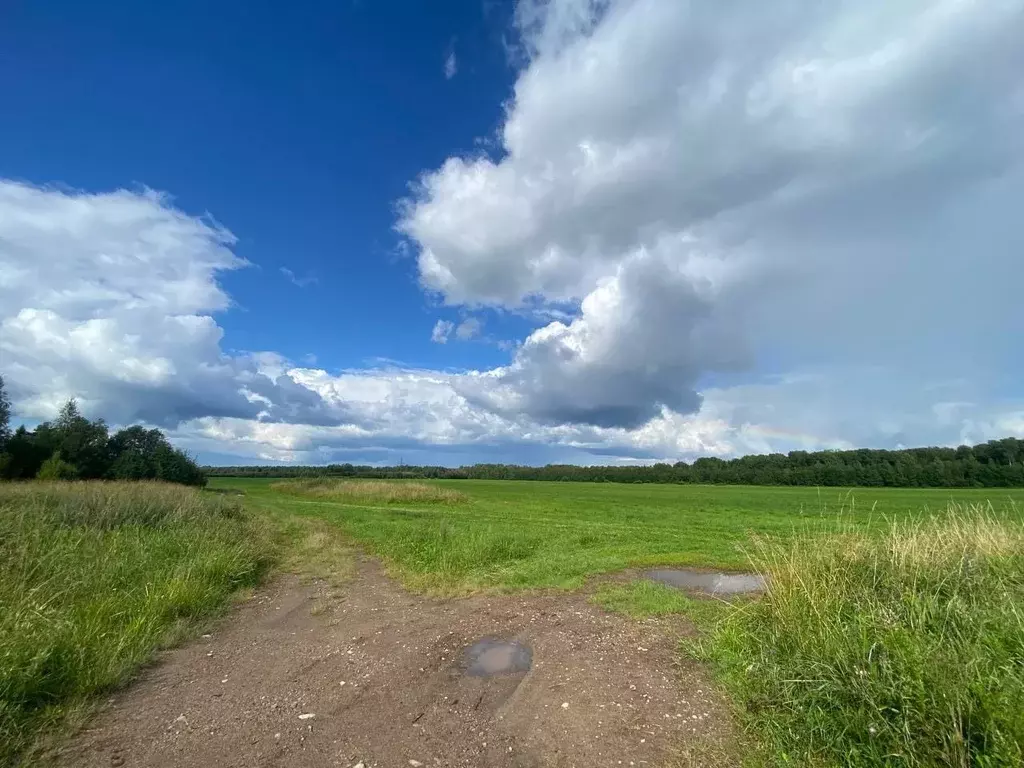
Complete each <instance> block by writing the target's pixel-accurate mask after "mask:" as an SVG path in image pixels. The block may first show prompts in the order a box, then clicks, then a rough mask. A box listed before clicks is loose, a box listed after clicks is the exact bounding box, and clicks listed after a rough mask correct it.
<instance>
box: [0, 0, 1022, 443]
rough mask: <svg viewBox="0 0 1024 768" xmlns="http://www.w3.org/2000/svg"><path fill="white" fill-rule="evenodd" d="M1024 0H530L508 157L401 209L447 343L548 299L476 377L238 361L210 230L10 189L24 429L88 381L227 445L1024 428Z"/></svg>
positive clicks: (101, 203) (454, 172)
mask: <svg viewBox="0 0 1024 768" xmlns="http://www.w3.org/2000/svg"><path fill="white" fill-rule="evenodd" d="M1022 8H1024V0H994V1H993V2H989V3H984V4H981V3H974V2H966V1H965V0H955V1H954V0H940V1H939V2H927V3H925V2H921V3H896V4H892V3H882V2H870V3H864V2H860V3H855V2H826V3H821V4H817V5H815V6H814V7H810V6H809V5H808V4H807V3H796V2H781V3H773V4H771V5H770V6H769V5H765V6H764V7H760V6H753V5H751V4H750V3H740V2H737V1H736V0H725V1H724V2H715V3H712V2H705V3H697V2H685V0H543V1H542V0H521V2H520V3H519V6H518V11H517V16H516V18H517V23H518V25H519V31H520V35H521V37H520V50H519V56H520V59H519V66H520V70H519V72H518V76H517V81H516V85H515V89H514V93H513V94H512V98H511V99H510V100H509V101H508V103H507V104H506V105H505V115H504V120H503V125H502V129H501V131H500V134H499V136H498V139H499V141H498V145H499V147H498V150H497V151H496V152H495V153H494V154H493V155H491V156H487V155H479V156H472V157H452V158H450V159H449V160H448V161H447V162H445V163H444V164H443V165H442V166H441V167H439V168H437V169H434V170H431V171H428V172H426V173H425V174H424V175H423V176H422V177H421V178H420V179H419V183H418V184H417V186H416V188H415V192H414V194H413V196H412V197H411V198H410V199H409V200H407V201H405V203H404V204H403V206H402V208H401V217H400V221H399V222H398V227H399V229H400V230H401V231H402V232H403V233H404V234H405V236H406V237H407V238H408V239H409V241H410V243H411V245H412V246H413V248H414V251H415V253H416V258H417V266H418V270H419V276H420V280H421V282H422V284H423V286H424V288H425V289H426V290H427V291H430V292H432V293H434V294H436V295H437V296H439V297H440V298H441V300H442V301H443V302H444V303H446V304H448V305H450V306H453V307H455V309H450V310H447V314H448V315H449V316H452V317H454V316H457V317H459V318H460V319H461V322H459V323H458V324H456V323H455V322H453V321H452V320H442V321H440V322H439V323H438V325H437V326H436V327H435V329H434V333H433V334H432V338H433V339H434V340H435V341H446V340H448V339H453V340H469V339H472V338H480V339H483V340H487V339H489V338H490V337H489V336H488V335H487V334H485V333H484V331H483V328H482V327H481V325H480V323H479V321H478V320H477V319H476V318H477V317H479V316H487V317H491V316H492V314H493V313H487V312H486V311H485V312H484V313H477V312H476V310H477V309H478V308H481V307H491V308H497V309H498V310H499V311H498V313H497V314H501V311H502V310H510V311H511V312H515V313H518V314H520V315H522V316H524V317H527V318H534V319H536V327H534V329H533V330H532V332H528V333H525V334H524V335H525V338H522V339H521V340H520V341H519V343H517V344H516V345H515V346H514V348H513V349H512V352H511V356H510V359H509V360H508V362H507V364H506V365H503V366H501V367H498V368H495V369H493V370H489V371H465V372H461V373H459V372H447V371H444V372H442V371H429V370H409V369H405V368H394V369H373V370H352V371H341V372H337V371H324V370H318V369H315V368H311V367H301V366H297V365H295V364H294V363H292V362H290V361H288V360H285V359H283V358H281V357H280V356H278V355H275V354H273V353H271V352H264V353H252V354H228V353H225V352H224V350H223V349H222V335H223V334H222V330H221V328H220V327H219V325H218V323H217V320H216V317H217V313H219V312H224V311H230V308H231V301H230V298H229V297H228V296H227V295H226V294H225V293H224V291H223V289H222V288H221V287H220V284H219V282H218V279H219V276H220V275H221V274H223V273H224V272H225V271H227V270H233V269H238V268H242V267H244V266H245V263H244V262H243V261H242V260H241V259H239V258H238V257H237V256H236V255H235V254H234V253H233V244H234V239H233V237H232V236H231V234H230V233H229V232H228V231H227V230H226V229H224V228H223V227H221V226H219V225H218V224H217V223H216V222H214V221H212V220H209V219H207V218H197V217H194V216H190V215H187V214H185V213H183V212H181V211H180V210H178V209H176V208H175V207H174V205H173V203H172V201H171V200H170V199H168V198H166V197H164V196H161V195H159V194H157V193H153V192H149V191H145V190H143V191H118V192H112V193H105V194H95V193H83V192H75V191H68V190H58V189H44V188H38V187H33V186H30V185H26V184H19V183H13V182H2V181H0V371H2V372H3V374H4V375H5V377H6V379H7V383H8V386H9V388H10V389H11V392H12V395H13V396H14V400H15V405H16V408H17V412H18V414H19V415H20V416H21V417H23V418H26V419H29V420H33V419H40V418H47V417H49V416H52V415H53V413H54V412H55V410H56V408H57V407H58V405H59V403H60V401H61V400H62V399H64V398H66V397H68V396H72V395H75V396H78V397H80V398H81V399H83V405H85V406H86V410H87V412H89V413H90V414H94V415H100V416H104V417H105V418H107V419H108V420H110V421H112V422H115V423H125V422H129V421H135V420H144V421H147V422H149V423H153V424H158V425H161V426H165V427H168V428H169V429H171V430H172V434H173V436H174V439H175V440H176V441H178V442H179V444H181V445H184V446H185V447H189V448H192V449H194V450H198V451H201V452H202V454H203V455H214V456H218V457H224V456H226V455H228V454H231V455H235V456H238V457H239V458H240V459H243V460H244V459H258V460H275V461H307V462H321V461H343V460H353V461H380V462H388V461H397V460H398V459H399V458H403V459H405V460H407V461H438V462H442V463H463V462H472V461H478V460H493V461H524V462H537V461H580V462H588V463H594V462H610V461H621V462H625V461H636V460H645V461H646V460H659V459H669V460H673V459H690V458H694V457H696V456H700V455H708V454H711V455H721V456H729V455H736V454H742V453H747V452H753V451H756V452H766V451H775V450H790V449H796V448H802V449H820V448H844V447H851V446H856V445H872V446H880V447H896V446H899V445H910V444H922V443H943V444H948V443H956V442H961V441H967V442H975V441H980V440H986V439H990V438H994V437H999V436H1003V435H1007V434H1012V435H1016V436H1024V415H1022V414H1024V403H1022V401H1021V399H1020V397H1019V385H1015V384H1014V383H1013V382H1015V381H1016V382H1019V380H1020V375H1021V373H1022V371H1021V365H1020V360H1019V353H1020V342H1019V339H1020V338H1024V314H1022V313H1021V312H1020V311H1019V309H1018V307H1019V286H1020V285H1021V284H1022V278H1024V259H1022V258H1021V256H1020V254H1021V253H1022V252H1024V229H1022V228H1021V227H1019V226H1018V224H1017V222H1016V220H1015V219H1016V209H1017V207H1018V204H1019V203H1018V201H1019V200H1020V199H1024V167H1022V164H1021V159H1022V156H1024V146H1022V144H1024V131H1022V130H1021V126H1022V124H1024V76H1022V74H1021V73H1022V72H1024V48H1022V47H1021V46H1020V45H1019V40H1020V39H1022V38H1024V11H1022ZM495 106H496V109H497V108H498V107H499V105H497V104H496V105H495ZM490 327H491V326H490V325H489V328H490ZM424 336H426V334H424ZM424 342H425V343H426V338H424ZM435 349H440V348H435ZM1015 386H1016V387H1017V389H1015Z"/></svg>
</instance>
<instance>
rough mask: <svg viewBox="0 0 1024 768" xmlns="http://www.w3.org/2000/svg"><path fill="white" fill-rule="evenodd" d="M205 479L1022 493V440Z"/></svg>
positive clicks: (257, 471)
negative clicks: (642, 462) (618, 462)
mask: <svg viewBox="0 0 1024 768" xmlns="http://www.w3.org/2000/svg"><path fill="white" fill-rule="evenodd" d="M204 469H205V470H206V472H207V473H208V474H209V475H211V476H230V477H281V478H283V477H365V478H380V479H399V478H421V479H426V478H439V479H461V480H553V481H563V482H565V481H578V482H610V483H711V484H716V483H717V484H728V485H805V486H806V485H810V486H819V485H820V486H842V487H850V486H867V487H872V486H874V487H879V486H886V487H890V488H919V487H930V488H1020V487H1024V440H1017V439H1015V438H1012V437H1011V438H1006V439H1004V440H993V441H990V442H987V443H981V444H979V445H974V446H970V445H961V446H960V447H959V448H908V449H905V450H897V451H887V450H873V449H867V448H864V449H859V450H852V451H791V452H790V453H788V454H782V453H772V454H768V455H753V456H743V457H741V458H738V459H728V460H726V459H718V458H702V459H697V460H696V461H694V462H693V463H692V464H687V463H686V462H683V461H680V462H676V463H675V464H665V463H662V464H653V465H646V466H628V467H601V466H593V467H583V466H576V465H572V464H548V465H547V466H543V467H529V466H522V465H516V464H474V465H472V466H464V467H458V468H451V467H433V466H406V465H402V466H391V467H372V466H359V465H353V464H330V465H327V466H316V467H310V466H274V467H269V466H239V467H205V468H204Z"/></svg>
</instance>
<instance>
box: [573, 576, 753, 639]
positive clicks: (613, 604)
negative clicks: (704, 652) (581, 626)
mask: <svg viewBox="0 0 1024 768" xmlns="http://www.w3.org/2000/svg"><path fill="white" fill-rule="evenodd" d="M591 601H592V602H593V603H595V604H596V605H599V606H600V607H601V608H604V610H606V611H611V612H612V613H621V614H624V615H626V616H629V617H630V618H633V619H647V618H652V617H657V616H672V615H680V614H681V615H684V616H686V617H687V618H688V619H690V621H692V622H693V623H694V625H696V627H697V628H698V629H701V630H705V631H707V630H710V629H711V628H713V627H714V626H716V625H717V623H718V622H719V621H721V620H722V619H723V618H724V617H725V616H726V615H727V614H728V613H729V611H730V610H731V608H732V603H729V602H726V601H724V600H719V599H717V598H713V597H693V596H691V595H688V594H686V593H685V592H683V591H682V590H680V589H676V588H675V587H670V586H668V585H667V584H660V583H658V582H656V581H650V580H648V579H640V580H637V581H630V582H627V583H625V584H616V583H610V582H606V583H604V584H601V585H599V586H598V588H597V590H596V591H595V592H594V594H593V595H592V596H591ZM744 602H745V601H744Z"/></svg>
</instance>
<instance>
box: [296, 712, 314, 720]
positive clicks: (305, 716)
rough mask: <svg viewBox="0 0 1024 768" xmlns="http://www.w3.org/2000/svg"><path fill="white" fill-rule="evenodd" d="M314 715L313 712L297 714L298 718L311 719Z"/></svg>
mask: <svg viewBox="0 0 1024 768" xmlns="http://www.w3.org/2000/svg"><path fill="white" fill-rule="evenodd" d="M314 717H316V713H315V712H306V713H304V714H301V715H299V720H312V719H313V718H314Z"/></svg>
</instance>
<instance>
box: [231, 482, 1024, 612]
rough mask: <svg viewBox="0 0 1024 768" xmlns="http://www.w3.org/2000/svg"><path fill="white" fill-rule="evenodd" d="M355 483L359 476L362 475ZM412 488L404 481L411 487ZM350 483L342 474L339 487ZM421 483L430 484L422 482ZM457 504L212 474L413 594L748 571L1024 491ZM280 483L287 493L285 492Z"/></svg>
mask: <svg viewBox="0 0 1024 768" xmlns="http://www.w3.org/2000/svg"><path fill="white" fill-rule="evenodd" d="M356 482H357V484H358V483H359V481H356ZM403 482H404V481H403ZM343 483H344V481H342V484H343ZM416 485H420V486H422V485H423V483H419V482H418V483H416ZM433 485H435V486H437V487H439V488H442V489H450V490H454V491H457V492H459V493H460V494H461V495H462V496H464V497H466V498H464V499H462V498H460V499H459V503H450V504H448V503H444V501H443V500H441V501H438V500H436V499H428V500H426V501H424V502H422V503H417V502H416V501H412V500H407V501H401V500H392V498H391V497H392V496H393V494H385V495H383V496H381V497H380V498H381V500H380V501H378V502H376V503H374V502H372V500H368V499H366V498H365V497H364V498H360V499H359V500H357V501H353V500H352V499H351V493H348V494H347V495H346V498H344V499H340V498H334V499H332V498H329V497H327V496H325V495H324V492H323V490H322V489H321V490H317V491H316V492H315V493H308V494H305V495H304V494H302V493H301V492H297V486H296V485H295V484H293V483H290V482H284V483H282V482H280V481H276V482H275V481H272V480H263V479H234V478H215V479H214V480H213V481H212V482H211V487H213V488H219V489H223V490H233V491H237V492H240V493H244V494H245V496H246V499H247V503H249V504H250V505H251V506H253V507H254V508H259V509H262V510H265V511H267V512H269V513H271V514H272V515H274V516H276V517H278V518H286V517H288V516H290V515H299V516H306V517H314V518H319V519H321V520H325V521H328V522H331V523H334V524H336V525H338V526H340V527H341V528H342V529H343V530H344V531H345V533H346V534H348V535H349V536H351V537H352V538H353V539H354V540H355V541H356V542H358V543H359V544H360V545H362V546H363V547H365V548H366V549H367V550H369V551H370V552H372V553H373V554H375V555H377V556H378V557H380V558H382V559H383V560H384V561H385V563H386V564H387V565H388V567H389V568H390V569H391V570H392V571H393V572H394V573H395V574H396V575H398V576H400V577H401V578H402V579H403V580H404V581H405V582H406V583H407V584H409V585H410V586H412V587H414V588H419V589H426V590H430V591H435V592H439V593H449V594H451V593H460V592H466V591H470V590H475V589H481V588H499V589H501V588H511V589H519V588H528V587H565V588H574V587H578V586H579V585H580V584H581V583H582V582H583V580H584V579H585V578H586V577H587V576H589V575H592V574H596V573H603V572H608V571H615V570H620V569H623V568H627V567H633V566H644V565H653V564H685V565H695V566H715V567H723V568H731V569H742V568H745V567H747V566H748V565H749V561H750V558H749V549H750V543H751V536H752V535H758V536H769V537H776V538H789V537H791V536H792V535H794V533H797V532H801V531H805V530H807V529H808V528H812V529H815V530H827V529H834V528H835V527H837V526H838V525H840V524H842V525H850V524H854V525H863V526H874V527H883V526H884V525H885V522H886V520H887V519H904V518H907V517H914V516H920V515H922V514H927V512H928V511H939V510H943V509H945V508H946V507H947V506H948V505H949V503H950V502H951V501H954V502H956V503H960V504H971V503H991V504H992V505H993V506H994V507H995V509H997V510H999V511H1008V512H1010V513H1011V514H1015V512H1014V507H1016V508H1017V509H1019V510H1021V512H1022V513H1024V490H1016V489H1012V490H1008V489H999V490H996V491H995V492H993V490H992V489H988V490H981V491H974V490H928V489H875V490H871V489H858V490H856V491H844V490H839V489H834V488H833V489H822V490H821V491H820V492H819V491H818V490H817V489H814V488H764V487H752V486H692V485H620V484H615V483H545V482H532V481H518V482H517V481H501V480H498V481H486V480H471V481H457V480H455V481H439V482H436V483H434V484H433ZM275 486H276V487H275Z"/></svg>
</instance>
